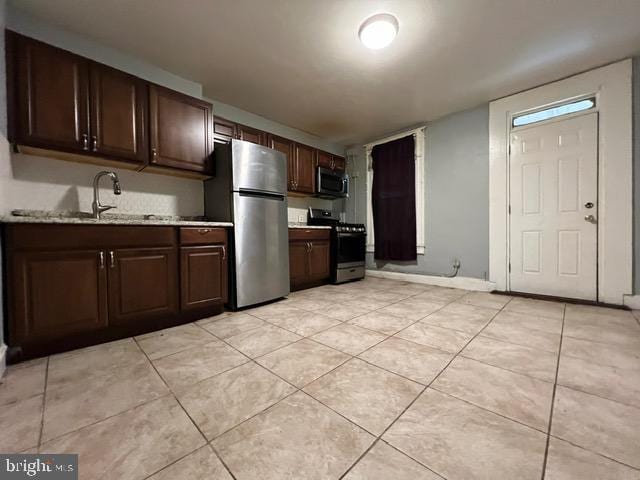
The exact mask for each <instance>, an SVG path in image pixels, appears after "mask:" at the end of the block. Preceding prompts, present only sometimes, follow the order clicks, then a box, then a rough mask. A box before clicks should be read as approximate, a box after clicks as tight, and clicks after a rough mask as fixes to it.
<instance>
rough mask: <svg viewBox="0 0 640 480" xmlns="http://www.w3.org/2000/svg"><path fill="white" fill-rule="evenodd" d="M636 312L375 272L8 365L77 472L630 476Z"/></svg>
mask: <svg viewBox="0 0 640 480" xmlns="http://www.w3.org/2000/svg"><path fill="white" fill-rule="evenodd" d="M639 318H640V313H639V312H628V311H622V310H612V309H606V308H596V307H586V306H577V305H565V304H563V303H556V302H547V301H539V300H531V299H523V298H513V299H512V298H511V297H508V296H503V295H491V294H487V293H479V292H466V291H464V290H456V289H450V288H441V287H434V286H427V285H419V284H411V283H404V282H397V281H391V280H386V279H378V278H367V279H365V280H363V281H361V282H357V283H352V284H347V285H340V286H331V285H327V286H323V287H319V288H315V289H311V290H306V291H302V292H297V293H294V294H292V295H291V296H290V298H288V299H286V300H283V301H281V302H278V303H275V304H271V305H268V306H263V307H259V308H255V309H252V310H248V311H245V312H241V313H225V314H222V315H219V316H217V317H212V318H208V319H204V320H200V321H198V322H196V323H192V324H189V325H183V326H179V327H175V328H171V329H167V330H164V331H162V332H154V333H150V334H147V335H142V336H140V337H136V338H129V339H125V340H121V341H117V342H112V343H109V344H105V345H99V346H95V347H90V348H86V349H82V350H77V351H73V352H67V353H64V354H60V355H54V356H51V357H49V358H45V359H38V360H34V361H30V362H25V363H23V364H20V365H16V366H12V367H10V368H9V369H8V371H7V375H6V376H5V378H4V380H3V384H2V385H0V452H36V451H39V452H43V453H45V452H46V453H56V452H68V453H79V454H80V477H81V478H83V479H91V480H92V479H97V478H105V479H111V478H113V479H119V480H123V479H146V478H148V479H153V480H160V479H169V478H171V479H174V478H179V479H190V480H197V479H225V480H228V479H233V478H235V479H238V480H242V479H256V480H258V479H259V480H269V479H274V480H275V479H291V480H299V479H301V480H302V479H339V478H345V479H349V480H355V479H367V480H377V479H379V480H387V479H393V480H403V479H409V480H414V479H427V480H433V479H438V478H446V479H450V480H468V479H492V480H493V479H496V480H498V479H509V480H511V479H524V480H526V479H542V478H544V479H545V480H567V479H580V480H585V479H586V480H588V479H599V480H606V479H611V480H612V479H635V480H640V323H639V322H638V319H639Z"/></svg>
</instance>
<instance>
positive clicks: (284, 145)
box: [267, 135, 295, 190]
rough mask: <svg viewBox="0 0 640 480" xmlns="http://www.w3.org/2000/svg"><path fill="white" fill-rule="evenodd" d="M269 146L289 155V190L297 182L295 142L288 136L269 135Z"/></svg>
mask: <svg viewBox="0 0 640 480" xmlns="http://www.w3.org/2000/svg"><path fill="white" fill-rule="evenodd" d="M267 146H268V147H269V148H273V149H274V150H277V151H278V152H280V153H284V154H285V156H286V157H287V190H291V189H293V185H294V184H295V162H294V159H293V142H292V141H291V140H288V139H286V138H282V137H277V136H275V135H269V141H268V142H267Z"/></svg>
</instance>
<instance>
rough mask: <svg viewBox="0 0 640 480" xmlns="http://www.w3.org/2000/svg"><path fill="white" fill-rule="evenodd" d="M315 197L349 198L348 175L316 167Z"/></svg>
mask: <svg viewBox="0 0 640 480" xmlns="http://www.w3.org/2000/svg"><path fill="white" fill-rule="evenodd" d="M316 196H318V197H325V198H344V197H348V196H349V175H347V174H346V173H345V172H341V171H337V170H330V169H328V168H324V167H318V170H317V171H316Z"/></svg>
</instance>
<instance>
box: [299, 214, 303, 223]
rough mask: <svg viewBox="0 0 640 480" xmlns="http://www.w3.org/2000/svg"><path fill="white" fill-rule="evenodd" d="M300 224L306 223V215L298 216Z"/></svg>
mask: <svg viewBox="0 0 640 480" xmlns="http://www.w3.org/2000/svg"><path fill="white" fill-rule="evenodd" d="M298 223H304V215H298Z"/></svg>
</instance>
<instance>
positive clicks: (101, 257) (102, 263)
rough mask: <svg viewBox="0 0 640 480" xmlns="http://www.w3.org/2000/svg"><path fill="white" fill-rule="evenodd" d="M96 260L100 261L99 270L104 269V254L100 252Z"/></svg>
mask: <svg viewBox="0 0 640 480" xmlns="http://www.w3.org/2000/svg"><path fill="white" fill-rule="evenodd" d="M98 258H99V259H100V268H102V269H104V252H103V251H102V250H101V251H100V253H98Z"/></svg>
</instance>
